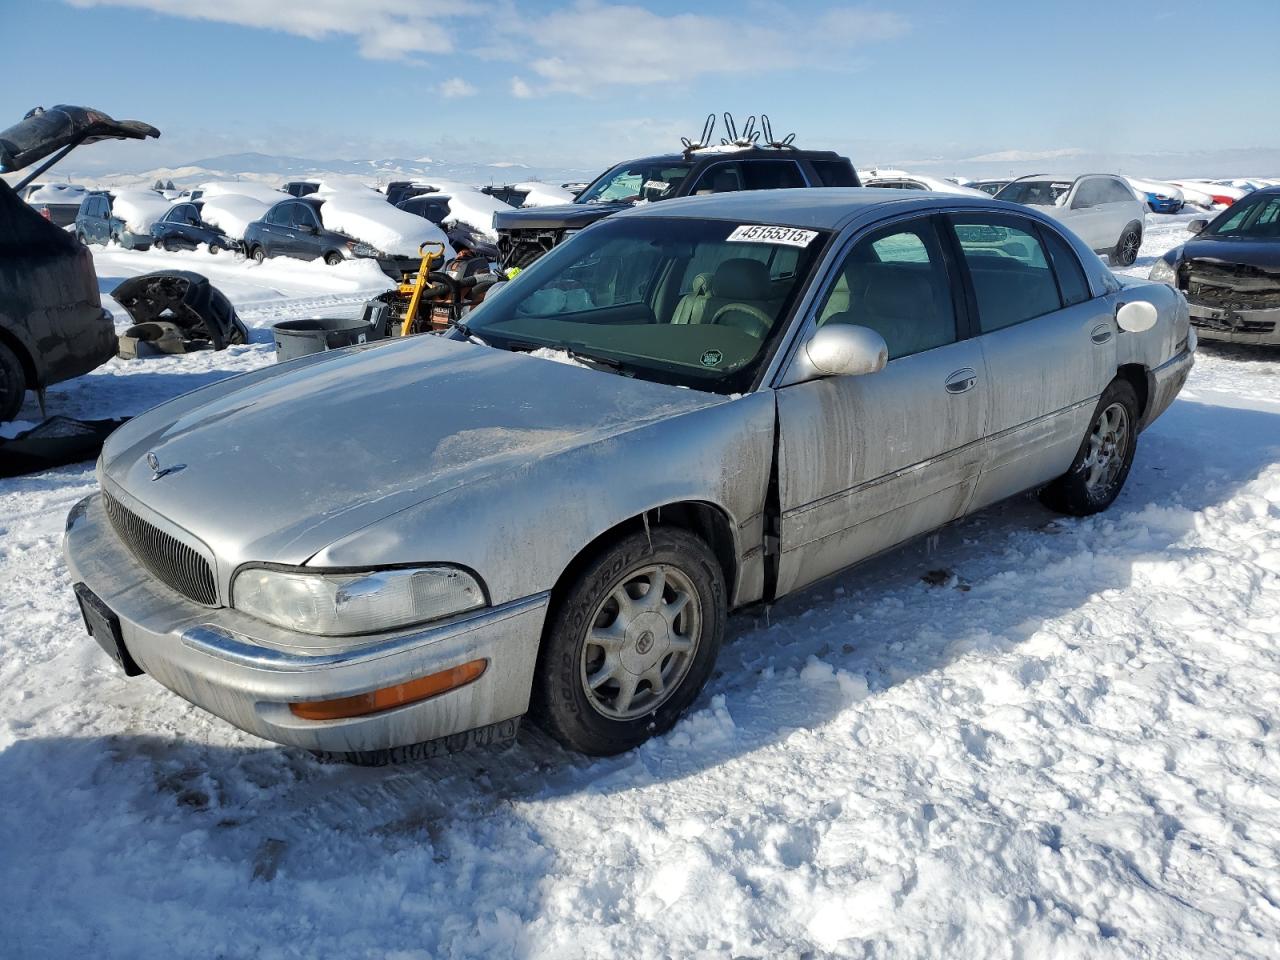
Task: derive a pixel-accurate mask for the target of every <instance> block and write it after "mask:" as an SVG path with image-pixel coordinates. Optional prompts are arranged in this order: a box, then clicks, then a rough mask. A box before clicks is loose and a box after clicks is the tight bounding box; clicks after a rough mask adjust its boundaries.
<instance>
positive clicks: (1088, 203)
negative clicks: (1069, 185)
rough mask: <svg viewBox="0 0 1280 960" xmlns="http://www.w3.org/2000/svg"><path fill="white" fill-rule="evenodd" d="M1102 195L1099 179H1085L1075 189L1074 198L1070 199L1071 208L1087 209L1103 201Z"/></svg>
mask: <svg viewBox="0 0 1280 960" xmlns="http://www.w3.org/2000/svg"><path fill="white" fill-rule="evenodd" d="M1105 202H1106V198H1104V197H1103V196H1102V183H1101V181H1099V180H1085V181H1083V182H1082V183H1081V184H1080V186H1079V187H1078V188H1077V189H1076V198H1075V199H1074V200H1072V201H1071V209H1073V210H1088V209H1089V208H1090V207H1096V206H1097V205H1098V204H1100V203H1105Z"/></svg>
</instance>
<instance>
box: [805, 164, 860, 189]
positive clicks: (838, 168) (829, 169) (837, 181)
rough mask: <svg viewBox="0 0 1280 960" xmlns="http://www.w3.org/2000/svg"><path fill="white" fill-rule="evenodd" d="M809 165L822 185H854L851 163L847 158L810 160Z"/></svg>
mask: <svg viewBox="0 0 1280 960" xmlns="http://www.w3.org/2000/svg"><path fill="white" fill-rule="evenodd" d="M809 166H810V167H812V168H813V172H814V173H816V174H817V175H818V182H819V183H821V184H822V185H823V186H824V187H852V186H855V183H854V177H853V164H851V163H850V162H849V161H848V160H810V161H809Z"/></svg>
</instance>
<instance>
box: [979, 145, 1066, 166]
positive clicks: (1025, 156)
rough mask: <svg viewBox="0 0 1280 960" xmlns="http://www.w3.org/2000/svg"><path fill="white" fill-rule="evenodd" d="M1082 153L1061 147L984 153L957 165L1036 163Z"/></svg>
mask: <svg viewBox="0 0 1280 960" xmlns="http://www.w3.org/2000/svg"><path fill="white" fill-rule="evenodd" d="M1082 153H1084V151H1083V150H1081V149H1080V148H1079V147H1063V148H1062V149H1060V150H1000V151H998V152H996V153H984V154H982V155H981V156H978V157H965V158H963V159H962V160H959V161H958V162H959V163H1037V162H1039V161H1041V160H1061V159H1063V158H1065V157H1078V156H1080V155H1081V154H1082Z"/></svg>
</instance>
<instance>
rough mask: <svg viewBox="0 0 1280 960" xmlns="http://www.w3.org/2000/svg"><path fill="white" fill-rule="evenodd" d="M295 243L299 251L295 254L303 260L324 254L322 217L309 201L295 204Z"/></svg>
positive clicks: (295, 247)
mask: <svg viewBox="0 0 1280 960" xmlns="http://www.w3.org/2000/svg"><path fill="white" fill-rule="evenodd" d="M292 222H293V244H294V249H295V250H296V251H297V252H296V253H295V254H294V256H297V257H301V258H302V259H303V260H314V259H316V258H317V257H319V256H321V255H323V253H324V250H323V249H322V247H323V246H324V240H323V238H322V237H321V236H320V233H321V227H320V218H319V217H317V216H316V212H315V210H314V209H312V207H311V204H309V203H295V204H294V205H293V221H292Z"/></svg>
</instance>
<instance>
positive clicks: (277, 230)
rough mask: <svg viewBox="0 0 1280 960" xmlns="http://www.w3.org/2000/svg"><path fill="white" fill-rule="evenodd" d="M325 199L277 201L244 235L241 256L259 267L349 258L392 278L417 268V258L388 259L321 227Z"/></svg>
mask: <svg viewBox="0 0 1280 960" xmlns="http://www.w3.org/2000/svg"><path fill="white" fill-rule="evenodd" d="M325 203H326V198H325V197H323V196H317V195H314V194H312V195H308V196H305V197H299V198H296V199H292V198H291V199H287V200H281V201H280V202H279V203H276V204H274V205H273V206H272V207H271V208H270V209H269V210H267V212H266V213H265V214H264V215H263V217H262V219H261V220H255V221H254V222H253V223H250V224H249V225H248V226H247V227H246V228H245V232H244V250H245V253H246V254H247V255H248V256H250V257H252V258H253V259H254V260H256V261H257V262H258V263H262V261H263V260H265V259H267V258H268V257H280V256H285V257H294V258H296V259H299V260H323V261H324V262H325V263H327V264H329V265H330V266H334V265H336V264H339V263H342V262H343V261H344V260H347V259H353V258H367V259H371V260H377V261H378V266H380V267H381V268H382V270H383V272H384V273H386V274H387V275H388V276H390V277H393V278H399V276H400V275H401V274H402V273H404V272H408V271H413V270H416V269H417V267H418V258H417V257H397V256H388V255H387V254H385V253H383V252H382V251H381V250H379V249H377V248H376V247H374V246H373V245H372V244H369V243H365V242H363V241H361V240H358V239H356V238H355V237H352V236H349V235H347V234H345V233H340V232H338V231H337V230H330V229H329V228H327V227H326V226H325V223H324V215H323V212H322V210H323V207H324V204H325Z"/></svg>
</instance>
